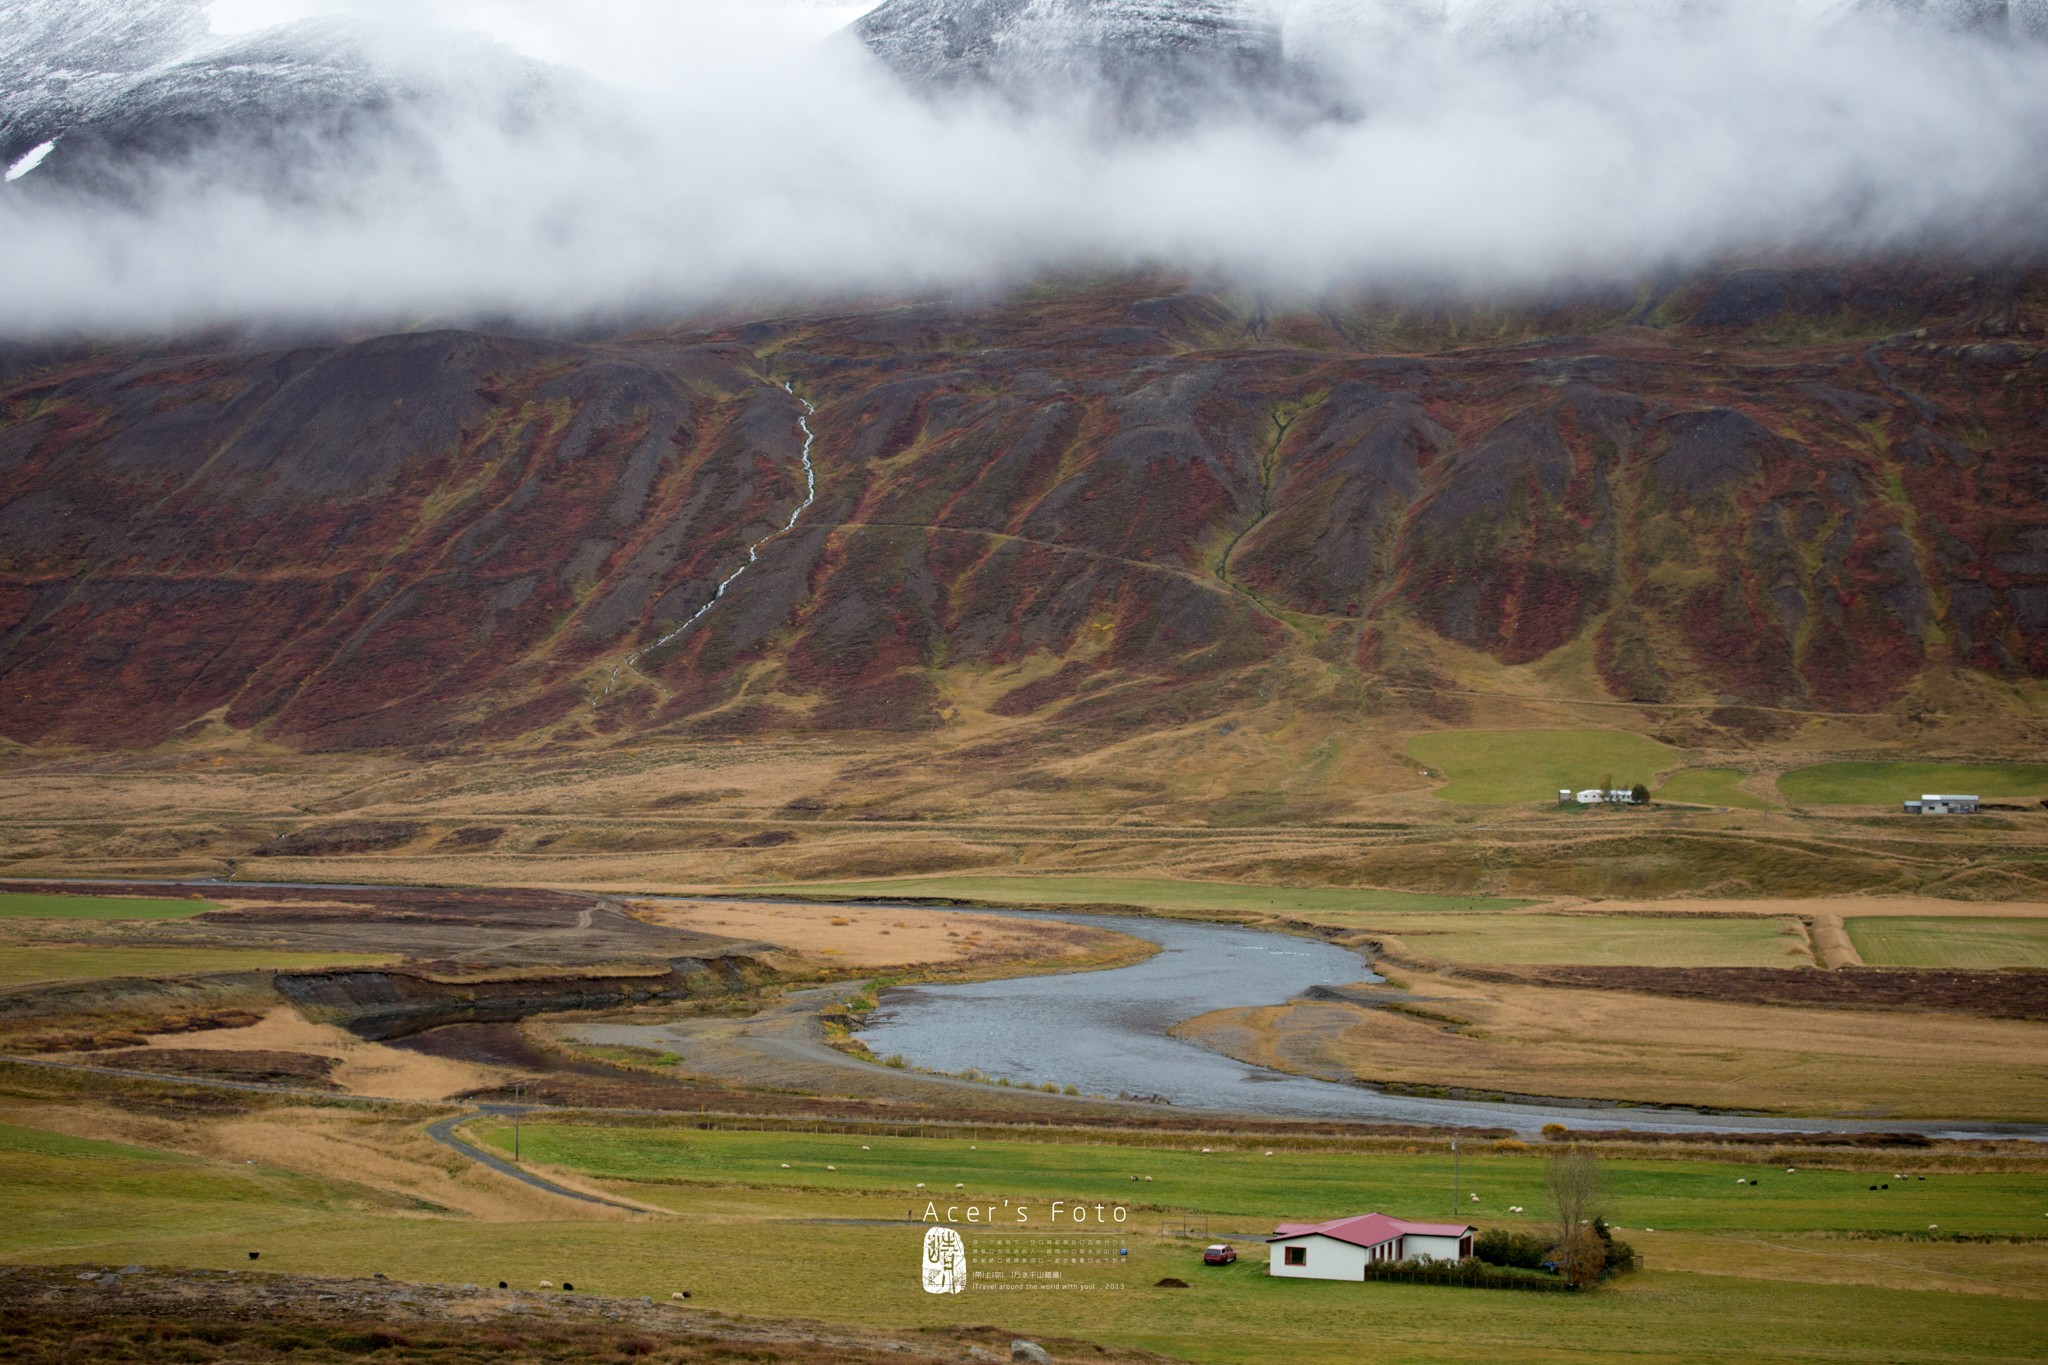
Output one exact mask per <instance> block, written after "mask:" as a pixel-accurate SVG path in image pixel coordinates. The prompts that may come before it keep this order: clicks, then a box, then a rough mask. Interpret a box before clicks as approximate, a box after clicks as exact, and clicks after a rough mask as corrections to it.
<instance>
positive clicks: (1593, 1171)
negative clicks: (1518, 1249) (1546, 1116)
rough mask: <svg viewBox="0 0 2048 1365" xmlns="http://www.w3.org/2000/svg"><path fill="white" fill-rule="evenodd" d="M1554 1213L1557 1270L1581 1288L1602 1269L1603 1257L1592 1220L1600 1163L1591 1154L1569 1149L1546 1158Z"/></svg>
mask: <svg viewBox="0 0 2048 1365" xmlns="http://www.w3.org/2000/svg"><path fill="white" fill-rule="evenodd" d="M1545 1180H1546V1183H1547V1184H1548V1185H1549V1187H1550V1202H1551V1207H1552V1208H1553V1209H1554V1210H1555V1211H1556V1213H1557V1251H1556V1252H1555V1253H1554V1255H1555V1256H1556V1259H1557V1267H1558V1270H1559V1271H1560V1272H1561V1273H1562V1274H1563V1275H1564V1278H1565V1281H1566V1283H1568V1284H1574V1285H1578V1284H1584V1283H1585V1282H1586V1281H1588V1280H1590V1279H1592V1278H1593V1277H1594V1276H1595V1275H1598V1274H1599V1273H1600V1272H1601V1270H1602V1269H1604V1268H1605V1267H1606V1262H1607V1255H1606V1251H1605V1248H1604V1246H1603V1244H1602V1243H1601V1241H1600V1238H1599V1235H1598V1234H1596V1233H1595V1232H1594V1231H1593V1220H1594V1219H1595V1218H1596V1217H1598V1216H1599V1213H1600V1162H1599V1159H1598V1158H1596V1157H1595V1156H1594V1155H1593V1154H1592V1153H1591V1152H1587V1151H1582V1150H1581V1149H1579V1148H1577V1147H1569V1148H1566V1149H1565V1150H1564V1151H1562V1152H1559V1153H1557V1154H1556V1155H1555V1156H1553V1157H1551V1158H1550V1169H1549V1170H1548V1172H1547V1173H1546V1176H1545Z"/></svg>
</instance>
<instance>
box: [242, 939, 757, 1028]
mask: <svg viewBox="0 0 2048 1365" xmlns="http://www.w3.org/2000/svg"><path fill="white" fill-rule="evenodd" d="M775 974H776V973H775V970H774V968H773V967H772V966H770V965H769V964H768V963H766V962H765V961H763V960H762V959H761V958H758V957H752V956H746V955H731V956H717V957H702V958H676V959H674V960H672V961H669V962H667V963H652V964H646V965H640V964H630V965H621V966H616V967H611V968H599V967H593V968H589V969H586V970H583V971H577V972H548V973H542V972H527V973H519V974H514V975H502V974H494V975H490V976H483V977H474V978H463V977H454V976H445V975H438V974H432V973H428V972H426V971H394V970H376V969H369V970H364V969H350V970H343V971H320V972H297V973H292V974H288V975H283V976H280V977H278V978H277V992H278V994H279V995H282V996H283V997H284V998H285V999H287V1000H289V1001H290V1002H291V1003H292V1004H294V1005H296V1006H298V1008H299V1011H300V1012H301V1013H302V1014H304V1015H305V1016H306V1017H307V1018H308V1019H311V1020H314V1021H316V1022H319V1023H330V1024H339V1025H340V1026H341V1027H343V1028H345V1029H347V1030H348V1031H349V1032H350V1033H353V1034H355V1035H356V1036H357V1037H359V1038H372V1039H376V1038H400V1037H404V1036H405V1035H406V1034H410V1033H419V1032H423V1031H424V1030H427V1029H431V1028H439V1027H442V1026H443V1025H447V1024H472V1023H485V1022H490V1021H494V1020H506V1019H523V1018H526V1017H527V1016H528V1015H534V1014H551V1013H559V1012H562V1011H567V1010H592V1009H612V1008H616V1007H618V1006H621V1005H641V1004H648V1003H651V1002H655V1001H662V1000H697V999H702V998H704V997H706V996H714V995H725V994H731V993H733V992H737V991H744V990H749V989H752V988H753V987H755V986H759V985H761V984H763V983H765V982H767V981H770V980H772V979H773V978H774V977H775Z"/></svg>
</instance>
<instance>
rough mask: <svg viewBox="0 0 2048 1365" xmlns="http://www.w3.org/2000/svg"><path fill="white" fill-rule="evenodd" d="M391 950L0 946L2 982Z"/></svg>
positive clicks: (178, 971)
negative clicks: (338, 951) (296, 951)
mask: <svg viewBox="0 0 2048 1365" xmlns="http://www.w3.org/2000/svg"><path fill="white" fill-rule="evenodd" d="M390 960H391V958H390V955H389V954H377V953H293V952H284V951H281V950H277V949H271V948H129V947H113V948H74V947H56V948H45V947H26V948H22V947H9V948H0V986H26V985H31V984H34V983H39V982H45V981H93V980H99V979H102V978H105V977H114V976H141V977H152V978H155V977H167V976H207V975H211V974H213V973H215V972H254V971H268V970H270V969H272V968H275V969H277V970H280V971H304V970H307V969H310V968H316V967H367V966H373V965H375V964H377V963H380V962H389V961H390Z"/></svg>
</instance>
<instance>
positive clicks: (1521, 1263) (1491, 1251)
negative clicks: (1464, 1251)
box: [1472, 1228, 1550, 1270]
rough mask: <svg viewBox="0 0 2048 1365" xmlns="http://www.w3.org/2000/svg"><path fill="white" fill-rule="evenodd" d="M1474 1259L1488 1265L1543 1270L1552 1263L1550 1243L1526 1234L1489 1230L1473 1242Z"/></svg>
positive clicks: (1501, 1229) (1547, 1240)
mask: <svg viewBox="0 0 2048 1365" xmlns="http://www.w3.org/2000/svg"><path fill="white" fill-rule="evenodd" d="M1472 1255H1473V1256H1474V1258H1476V1259H1478V1260H1481V1261H1484V1262H1485V1263H1486V1264H1488V1265H1498V1266H1513V1267H1514V1268H1515V1269H1517V1270H1541V1269H1542V1268H1543V1263H1544V1262H1545V1261H1546V1260H1548V1259H1550V1240H1549V1239H1548V1238H1546V1237H1537V1236H1535V1235H1533V1234H1531V1233H1527V1232H1510V1231H1509V1230H1508V1229H1506V1228H1488V1229H1486V1230H1485V1231H1484V1232H1482V1233H1480V1234H1479V1235H1478V1236H1477V1237H1474V1238H1473V1239H1472Z"/></svg>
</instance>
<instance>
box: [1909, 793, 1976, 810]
mask: <svg viewBox="0 0 2048 1365" xmlns="http://www.w3.org/2000/svg"><path fill="white" fill-rule="evenodd" d="M1976 813H1977V798H1976V797H1974V796H1941V795H1937V794H1935V793H1931V792H1930V793H1928V794H1927V795H1925V796H1922V797H1921V798H1920V799H1919V800H1918V801H1908V802H1906V814H1908V815H1975V814H1976Z"/></svg>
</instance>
